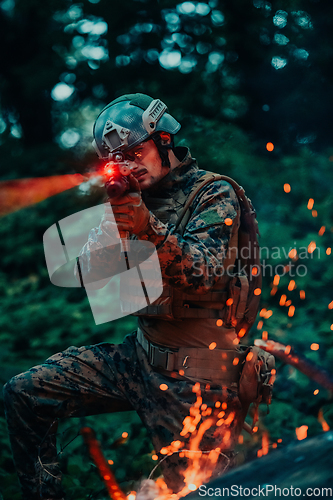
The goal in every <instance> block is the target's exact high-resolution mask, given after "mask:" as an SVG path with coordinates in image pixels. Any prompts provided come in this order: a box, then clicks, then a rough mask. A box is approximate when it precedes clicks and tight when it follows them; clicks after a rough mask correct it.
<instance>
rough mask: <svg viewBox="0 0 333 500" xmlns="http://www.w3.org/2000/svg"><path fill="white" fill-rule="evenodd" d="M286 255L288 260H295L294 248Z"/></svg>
mask: <svg viewBox="0 0 333 500" xmlns="http://www.w3.org/2000/svg"><path fill="white" fill-rule="evenodd" d="M288 255H289V257H290V259H295V258H296V256H297V250H296V248H292V249H291V250H290V252H289V254H288Z"/></svg>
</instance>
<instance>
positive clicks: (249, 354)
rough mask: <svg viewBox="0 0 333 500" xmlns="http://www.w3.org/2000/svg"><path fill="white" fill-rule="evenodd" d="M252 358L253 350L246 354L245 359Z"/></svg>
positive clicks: (249, 359)
mask: <svg viewBox="0 0 333 500" xmlns="http://www.w3.org/2000/svg"><path fill="white" fill-rule="evenodd" d="M252 358H253V352H249V353H248V355H247V356H246V361H251V359H252Z"/></svg>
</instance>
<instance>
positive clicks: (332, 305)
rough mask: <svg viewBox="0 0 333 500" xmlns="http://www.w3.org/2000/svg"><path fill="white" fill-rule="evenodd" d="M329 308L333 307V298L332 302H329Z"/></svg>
mask: <svg viewBox="0 0 333 500" xmlns="http://www.w3.org/2000/svg"><path fill="white" fill-rule="evenodd" d="M328 308H329V309H333V300H332V302H330V303H329V304H328Z"/></svg>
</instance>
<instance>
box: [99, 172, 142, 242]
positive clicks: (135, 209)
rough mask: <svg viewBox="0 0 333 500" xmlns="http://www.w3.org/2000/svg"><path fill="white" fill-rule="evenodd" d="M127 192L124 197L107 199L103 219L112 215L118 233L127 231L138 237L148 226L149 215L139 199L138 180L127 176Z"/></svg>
mask: <svg viewBox="0 0 333 500" xmlns="http://www.w3.org/2000/svg"><path fill="white" fill-rule="evenodd" d="M128 181H129V185H130V188H129V191H127V192H126V193H125V195H124V196H119V197H116V198H109V199H108V202H109V203H110V209H108V208H107V209H106V211H105V212H106V216H105V219H106V220H107V216H108V214H109V215H110V219H112V213H113V215H114V218H115V221H116V223H117V226H118V231H128V232H129V233H130V234H136V235H139V234H140V233H143V232H144V231H145V229H146V228H147V226H148V221H149V217H150V213H149V210H148V208H147V207H146V205H145V204H144V202H143V200H142V198H141V189H140V184H139V182H138V180H137V179H136V178H135V177H134V176H133V175H132V174H130V175H129V176H128Z"/></svg>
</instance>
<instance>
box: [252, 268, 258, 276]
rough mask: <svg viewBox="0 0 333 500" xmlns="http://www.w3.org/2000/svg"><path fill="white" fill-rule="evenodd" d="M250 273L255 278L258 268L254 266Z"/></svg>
mask: <svg viewBox="0 0 333 500" xmlns="http://www.w3.org/2000/svg"><path fill="white" fill-rule="evenodd" d="M251 272H252V276H257V274H258V268H257V267H256V266H254V267H253V268H252V271H251Z"/></svg>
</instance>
